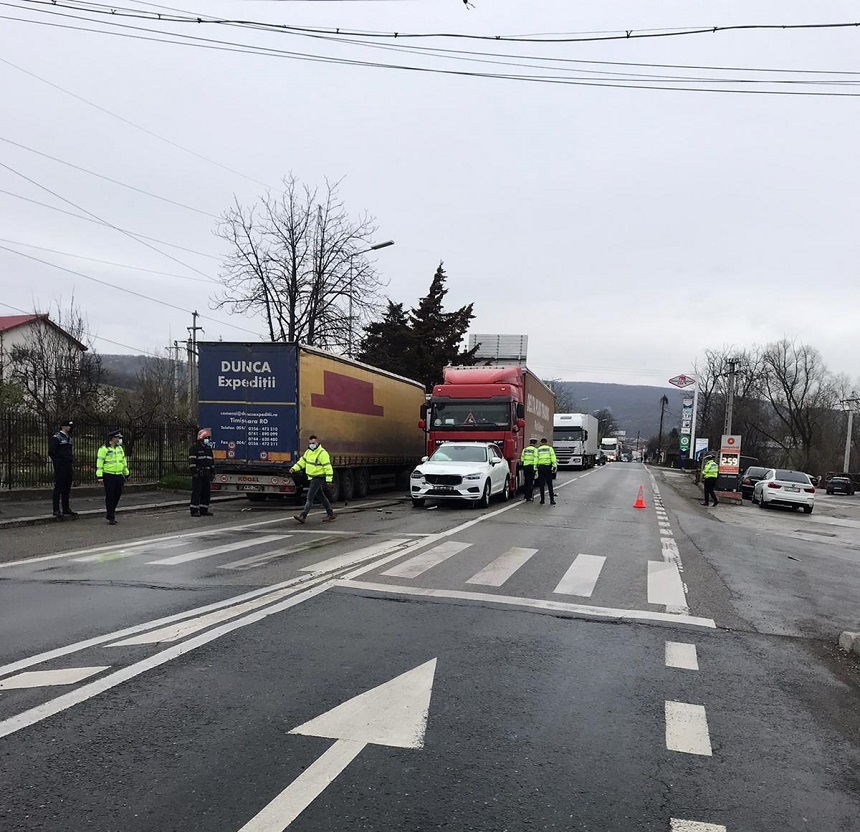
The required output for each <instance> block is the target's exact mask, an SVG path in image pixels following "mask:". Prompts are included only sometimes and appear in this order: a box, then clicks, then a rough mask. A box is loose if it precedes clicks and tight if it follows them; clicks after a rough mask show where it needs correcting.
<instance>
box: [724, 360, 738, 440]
mask: <svg viewBox="0 0 860 832" xmlns="http://www.w3.org/2000/svg"><path fill="white" fill-rule="evenodd" d="M728 364H729V373H728V375H729V389H728V391H727V393H726V423H725V426H724V427H723V433H724V434H725V435H726V436H731V433H732V416H733V415H734V414H733V412H734V408H735V373H736V371H737V366H738V360H737V358H730V359H729V360H728Z"/></svg>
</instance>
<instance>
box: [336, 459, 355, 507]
mask: <svg viewBox="0 0 860 832" xmlns="http://www.w3.org/2000/svg"><path fill="white" fill-rule="evenodd" d="M353 494H355V471H353V470H352V468H343V469H342V470H341V472H340V498H341V500H343V501H344V502H345V503H348V502H349V501H350V500H351V499H352V497H353Z"/></svg>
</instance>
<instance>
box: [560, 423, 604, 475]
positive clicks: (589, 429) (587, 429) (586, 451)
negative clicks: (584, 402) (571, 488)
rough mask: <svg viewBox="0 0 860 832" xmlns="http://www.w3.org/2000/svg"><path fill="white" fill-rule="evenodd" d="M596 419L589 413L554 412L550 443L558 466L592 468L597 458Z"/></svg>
mask: <svg viewBox="0 0 860 832" xmlns="http://www.w3.org/2000/svg"><path fill="white" fill-rule="evenodd" d="M597 431H598V424H597V419H596V418H595V417H594V416H592V415H591V414H590V413H556V414H555V417H554V418H553V431H552V444H553V448H555V456H556V459H557V460H558V465H559V467H560V468H578V469H584V468H592V467H594V463H595V460H596V459H597Z"/></svg>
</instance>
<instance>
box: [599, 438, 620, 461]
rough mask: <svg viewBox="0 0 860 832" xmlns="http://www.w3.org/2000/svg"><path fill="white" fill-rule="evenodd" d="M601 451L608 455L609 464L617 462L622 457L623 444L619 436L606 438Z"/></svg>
mask: <svg viewBox="0 0 860 832" xmlns="http://www.w3.org/2000/svg"><path fill="white" fill-rule="evenodd" d="M600 450H601V451H603V453H604V454H605V455H606V461H607V462H616V461H617V460H618V459H620V457H621V442H620V441H619V440H618V437H617V436H604V437H603V440H602V441H601V443H600Z"/></svg>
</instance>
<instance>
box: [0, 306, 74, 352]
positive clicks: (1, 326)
mask: <svg viewBox="0 0 860 832" xmlns="http://www.w3.org/2000/svg"><path fill="white" fill-rule="evenodd" d="M40 320H41V321H44V323H45V324H47V325H48V326H49V327H51V328H52V329H55V330H56V331H57V332H60V333H62V334H63V335H65V336H66V338H68V339H69V340H70V341H71V342H72V343H74V344H75V345H76V346H77V347H78V349H79V350H80V351H81V352H87V345H86V344H82V343H81V342H80V341H78V339H77V338H75V337H74V336H72V335H69V333H68V332H66V330H64V329H63V328H62V327H60V326H57V325H56V324H55V323H54V322H53V321H52V320H51V319H50V317H48V315H46V314H41V315H40V314H32V315H0V335H2V334H3V333H4V332H10V331H11V330H13V329H17V328H18V327H20V326H26V325H27V324H32V323H34V322H35V321H40Z"/></svg>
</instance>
